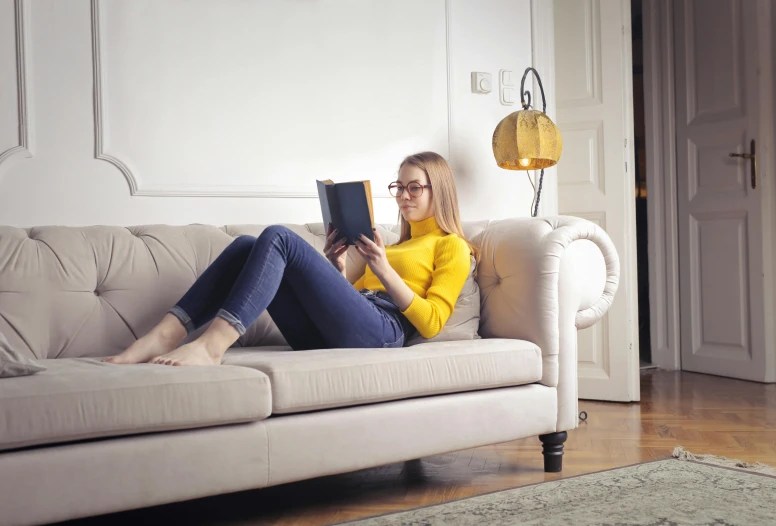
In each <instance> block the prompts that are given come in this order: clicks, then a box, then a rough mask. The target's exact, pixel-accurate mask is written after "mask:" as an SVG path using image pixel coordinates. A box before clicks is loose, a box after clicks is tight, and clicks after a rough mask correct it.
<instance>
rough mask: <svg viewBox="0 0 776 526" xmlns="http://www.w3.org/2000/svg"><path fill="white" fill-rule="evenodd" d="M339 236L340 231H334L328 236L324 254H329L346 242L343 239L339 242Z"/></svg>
mask: <svg viewBox="0 0 776 526" xmlns="http://www.w3.org/2000/svg"><path fill="white" fill-rule="evenodd" d="M338 235H339V231H337V230H332V231H331V232H330V233H329V235H327V236H326V243H324V245H323V253H324V254H328V253H329V251H330V250H332V249H333V248H335V247H337V246H338V245H341V244H342V243H344V242H345V241H346V240H345V238H344V237H343V238H341V239H340V240H339V241H336V240H337V236H338Z"/></svg>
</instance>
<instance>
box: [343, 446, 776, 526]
mask: <svg viewBox="0 0 776 526" xmlns="http://www.w3.org/2000/svg"><path fill="white" fill-rule="evenodd" d="M674 456H675V457H677V459H668V460H658V461H655V462H648V463H645V464H638V465H635V466H629V467H624V468H619V469H613V470H610V471H603V472H600V473H591V474H589V475H581V476H578V477H571V478H567V479H562V480H557V481H553V482H544V483H541V484H536V485H533V486H526V487H522V488H517V489H511V490H506V491H499V492H496V493H490V494H487V495H480V496H478V497H471V498H468V499H463V500H458V501H454V502H449V503H446V504H439V505H435V506H428V507H425V508H419V509H416V510H411V511H406V512H401V513H393V514H390V515H383V516H379V517H372V518H370V519H366V520H359V521H350V522H347V523H344V524H349V525H358V526H383V525H407V526H421V525H423V526H437V525H455V526H470V525H471V526H475V525H477V526H480V525H488V526H506V525H512V524H521V525H524V524H541V525H543V526H587V525H593V524H600V525H609V526H684V525H687V526H733V525H736V526H738V525H740V526H753V525H769V526H772V525H776V476H774V475H773V474H768V473H769V472H770V473H776V471H774V469H773V468H771V467H769V466H766V465H764V464H757V465H749V464H746V463H743V462H738V461H735V460H727V459H725V458H724V457H712V456H710V455H703V456H695V455H692V453H689V452H687V451H684V450H683V449H682V448H677V449H676V450H675V451H674ZM695 459H702V461H701V462H699V461H697V460H695ZM736 463H737V465H738V466H740V467H738V468H732V467H723V466H729V465H736ZM742 468H746V469H742ZM751 468H754V469H751Z"/></svg>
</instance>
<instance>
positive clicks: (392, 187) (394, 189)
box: [388, 181, 431, 197]
mask: <svg viewBox="0 0 776 526" xmlns="http://www.w3.org/2000/svg"><path fill="white" fill-rule="evenodd" d="M405 188H406V189H407V190H409V192H410V195H411V196H412V197H420V196H421V195H423V189H424V188H431V185H430V184H420V183H416V182H414V181H413V182H411V183H410V184H408V185H407V186H404V185H403V184H401V183H391V184H389V185H388V191H389V192H391V195H392V196H394V197H401V195H402V194H403V193H404V189H405Z"/></svg>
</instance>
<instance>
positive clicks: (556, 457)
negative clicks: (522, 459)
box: [539, 431, 568, 473]
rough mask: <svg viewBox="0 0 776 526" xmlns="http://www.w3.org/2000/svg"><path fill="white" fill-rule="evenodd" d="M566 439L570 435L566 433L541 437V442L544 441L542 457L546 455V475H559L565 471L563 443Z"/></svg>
mask: <svg viewBox="0 0 776 526" xmlns="http://www.w3.org/2000/svg"><path fill="white" fill-rule="evenodd" d="M566 438H568V435H567V434H566V432H565V431H561V432H560V433H548V434H546V435H539V440H541V441H542V455H544V471H545V472H546V473H558V472H559V471H561V470H562V469H563V443H564V442H565V441H566Z"/></svg>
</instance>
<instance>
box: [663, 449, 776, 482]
mask: <svg viewBox="0 0 776 526" xmlns="http://www.w3.org/2000/svg"><path fill="white" fill-rule="evenodd" d="M672 456H673V457H674V458H676V459H678V460H692V461H695V462H701V463H704V464H712V465H715V466H723V467H728V468H738V469H746V470H749V471H755V472H757V473H763V474H765V475H773V476H776V468H774V467H773V466H769V465H768V464H763V463H762V462H755V463H754V464H750V463H749V462H743V461H741V460H736V459H732V458H731V459H729V458H727V457H719V456H716V455H696V454H694V453H690V452H689V451H687V450H686V449H684V448H683V447H682V446H676V447H675V448H674V452H673V453H672Z"/></svg>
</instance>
